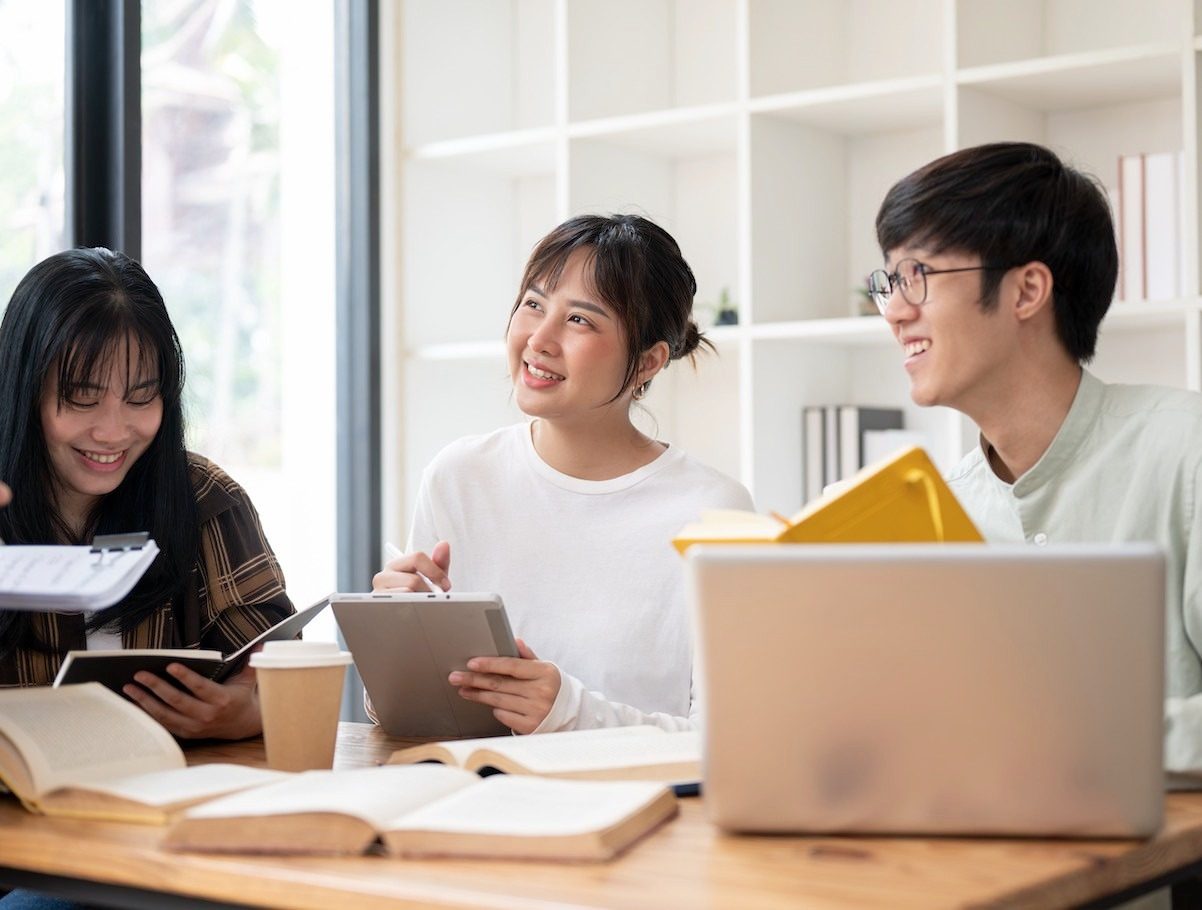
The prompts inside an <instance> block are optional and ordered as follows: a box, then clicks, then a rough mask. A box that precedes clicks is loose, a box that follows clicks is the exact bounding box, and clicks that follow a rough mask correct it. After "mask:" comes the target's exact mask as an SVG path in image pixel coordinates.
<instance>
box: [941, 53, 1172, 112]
mask: <svg viewBox="0 0 1202 910" xmlns="http://www.w3.org/2000/svg"><path fill="white" fill-rule="evenodd" d="M956 81H957V82H958V83H959V84H960V85H962V86H971V87H974V88H977V89H980V90H981V91H984V92H988V93H989V94H991V95H995V96H997V97H999V98H1003V99H1005V100H1007V101H1011V102H1013V103H1014V104H1017V105H1020V106H1022V107H1025V108H1029V109H1031V110H1037V111H1044V112H1048V111H1063V110H1073V109H1082V108H1089V107H1098V106H1112V105H1115V104H1117V103H1120V102H1124V101H1143V100H1146V99H1150V98H1163V97H1168V96H1179V95H1180V94H1181V53H1180V48H1179V47H1178V46H1177V45H1175V44H1155V45H1145V46H1142V47H1129V48H1118V49H1115V50H1109V51H1098V52H1093V53H1083V54H1066V55H1062V56H1056V57H1042V58H1039V59H1034V60H1022V61H1018V62H1013V63H1002V64H997V65H993V66H981V67H975V68H973V69H966V70H961V71H960V72H959V73H958V74H957V76H956Z"/></svg>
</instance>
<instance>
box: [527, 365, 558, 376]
mask: <svg viewBox="0 0 1202 910" xmlns="http://www.w3.org/2000/svg"><path fill="white" fill-rule="evenodd" d="M526 369H527V370H529V371H530V375H531V376H533V377H534V378H535V379H563V377H562V376H560V375H559V374H558V373H548V372H547V371H546V370H540V369H539V368H538V367H534V366H531V365H530V364H526Z"/></svg>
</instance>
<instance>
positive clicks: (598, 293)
mask: <svg viewBox="0 0 1202 910" xmlns="http://www.w3.org/2000/svg"><path fill="white" fill-rule="evenodd" d="M581 250H583V251H584V260H583V261H582V262H581V263H580V268H581V272H582V273H583V277H584V287H585V289H586V290H587V291H588V292H589V294H591V295H592V296H594V297H596V298H597V299H598V300H599V301H600V302H602V303H606V304H608V305H609V306H611V307H615V306H616V304H615V299H616V297H615V295H614V294H613V293H608V294H607V293H606V288H605V287H604V284H605V282H603V281H602V280H601V276H600V275H599V274H598V272H599V271H600V267H599V264H598V255H597V247H596V245H595V244H593V243H592V242H590V241H586V240H584V239H583V238H580V239H578V240H576V241H575V242H571V243H563V244H557V245H555V246H553V247H551V248H549V249H547V250H544V251H543V255H541V256H536V257H535V258H534V259H532V260H531V262H530V266H529V268H528V269H527V270H526V282H525V284H524V286H523V287H522V293H523V294H525V293H526V291H528V290H529V289H530V288H532V287H534V286H535V285H538V287H539V288H541V289H542V290H544V291H546V292H547V293H551V292H553V291H554V290H555V289H556V288H558V287H559V282H560V281H562V280H563V270H564V269H566V268H567V266H568V260H569V259H571V258H572V256H573V255H575V254H576V253H577V252H578V251H581ZM515 309H516V307H515Z"/></svg>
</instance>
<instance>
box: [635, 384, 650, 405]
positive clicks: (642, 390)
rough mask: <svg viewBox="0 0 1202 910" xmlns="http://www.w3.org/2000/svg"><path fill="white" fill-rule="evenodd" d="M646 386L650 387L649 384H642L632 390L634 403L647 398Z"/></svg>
mask: <svg viewBox="0 0 1202 910" xmlns="http://www.w3.org/2000/svg"><path fill="white" fill-rule="evenodd" d="M648 385H650V383H648V382H644V383H643V384H642V385H640V386H635V388H634V400H635V401H642V400H643V399H644V398H646V397H647V386H648Z"/></svg>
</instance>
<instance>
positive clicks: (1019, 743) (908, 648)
mask: <svg viewBox="0 0 1202 910" xmlns="http://www.w3.org/2000/svg"><path fill="white" fill-rule="evenodd" d="M689 564H690V572H689V575H690V584H691V589H692V590H691V595H692V598H693V602H694V605H695V609H696V618H697V627H698V634H699V637H700V648H699V660H700V664H701V670H702V678H703V683H704V690H703V691H704V694H705V711H704V715H703V716H704V718H705V735H704V742H705V784H704V787H705V797H706V806H707V809H708V811H709V813H710V815H711V817H712V819H713V820H714V821H715V822H716V823H717V824H719V825H721V826H723V827H726V828H729V829H734V830H754V831H806V832H811V831H812V832H868V833H916V834H929V833H937V834H965V833H966V834H1019V835H1099V836H1130V835H1141V834H1149V833H1151V832H1152V831H1154V830H1156V828H1157V827H1158V826H1159V823H1160V817H1161V811H1162V805H1163V794H1162V791H1163V780H1164V778H1163V771H1162V764H1161V762H1162V748H1163V741H1162V737H1163V729H1164V721H1163V711H1164V704H1163V699H1164V691H1163V690H1164V572H1165V568H1164V560H1163V557H1162V556H1161V554H1160V552H1159V550H1158V549H1157V548H1155V547H1154V546H1152V545H1143V544H1131V545H1120V546H1099V545H1079V546H1050V547H1045V548H1035V547H1028V546H982V545H980V544H942V545H927V544H915V545H891V546H881V545H870V546H860V545H837V546H808V545H797V546H779V545H777V546H773V545H769V546H727V547H700V546H699V547H694V548H693V549H691V550H690V551H689Z"/></svg>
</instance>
